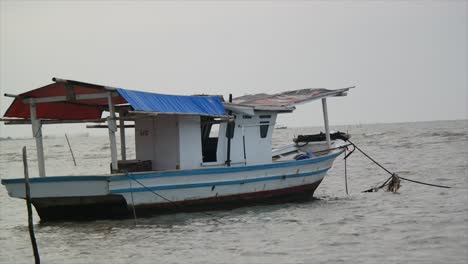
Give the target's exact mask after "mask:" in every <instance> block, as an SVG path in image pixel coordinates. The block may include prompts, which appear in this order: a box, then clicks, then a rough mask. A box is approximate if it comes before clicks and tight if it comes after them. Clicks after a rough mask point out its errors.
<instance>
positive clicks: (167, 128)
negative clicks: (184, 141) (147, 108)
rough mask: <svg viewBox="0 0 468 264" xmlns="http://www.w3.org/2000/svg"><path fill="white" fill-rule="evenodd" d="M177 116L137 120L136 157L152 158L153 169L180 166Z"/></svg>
mask: <svg viewBox="0 0 468 264" xmlns="http://www.w3.org/2000/svg"><path fill="white" fill-rule="evenodd" d="M178 152H179V131H178V125H177V116H172V115H160V116H157V117H151V118H144V119H137V120H135V153H136V159H139V160H151V163H152V167H153V170H175V169H178V168H179V153H178Z"/></svg>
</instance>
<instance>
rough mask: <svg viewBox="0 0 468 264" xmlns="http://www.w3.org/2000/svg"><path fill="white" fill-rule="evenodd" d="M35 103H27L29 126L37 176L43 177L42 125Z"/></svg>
mask: <svg viewBox="0 0 468 264" xmlns="http://www.w3.org/2000/svg"><path fill="white" fill-rule="evenodd" d="M36 110H37V109H36V103H35V102H34V100H31V101H30V102H29V111H30V114H31V125H32V132H33V137H34V139H35V140H36V150H37V164H38V167H39V176H40V177H45V176H46V173H45V163H44V146H43V144H42V124H41V120H39V119H37V112H36Z"/></svg>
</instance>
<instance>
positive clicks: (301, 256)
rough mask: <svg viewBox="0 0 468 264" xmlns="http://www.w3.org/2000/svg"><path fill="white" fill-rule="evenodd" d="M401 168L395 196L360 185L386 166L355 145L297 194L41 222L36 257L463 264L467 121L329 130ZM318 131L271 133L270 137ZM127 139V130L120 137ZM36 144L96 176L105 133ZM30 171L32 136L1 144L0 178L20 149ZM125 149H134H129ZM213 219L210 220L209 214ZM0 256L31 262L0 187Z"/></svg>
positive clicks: (20, 215)
mask: <svg viewBox="0 0 468 264" xmlns="http://www.w3.org/2000/svg"><path fill="white" fill-rule="evenodd" d="M332 129H333V130H341V131H346V130H347V129H348V130H349V133H351V134H352V135H353V138H352V140H353V142H354V143H356V144H358V145H359V146H360V147H361V148H362V149H364V150H365V151H366V152H367V153H368V154H370V155H371V156H372V157H374V158H375V159H376V160H378V161H380V162H381V163H382V164H383V165H384V166H385V167H387V168H389V169H390V170H391V171H396V172H397V173H399V174H400V175H402V176H404V177H407V178H410V179H415V180H420V181H425V182H431V183H436V184H443V185H449V186H455V187H456V188H454V189H439V188H432V187H428V186H423V185H417V184H413V183H408V182H404V181H402V187H401V188H400V192H399V193H398V194H392V193H387V192H384V191H380V192H377V193H361V191H363V190H365V189H368V188H370V187H372V186H374V185H376V184H378V183H381V182H383V181H384V180H385V179H386V178H387V177H388V175H387V174H386V173H385V172H383V171H382V170H381V169H379V168H378V167H376V166H375V165H374V164H372V163H371V162H370V161H369V160H368V159H366V158H364V157H363V156H362V155H360V154H359V153H357V152H356V153H355V154H353V155H352V156H351V157H350V159H349V161H348V173H349V175H348V176H349V189H350V195H349V196H346V194H345V192H344V177H343V172H344V167H343V161H342V159H341V158H338V159H337V161H336V162H335V165H334V167H333V169H332V170H331V171H330V172H329V174H328V176H326V178H325V180H324V181H323V182H322V184H321V185H320V187H319V188H318V189H317V191H316V197H317V199H315V200H313V201H310V202H305V203H288V204H280V205H269V206H256V207H245V208H239V209H235V210H230V211H216V212H210V215H206V214H203V213H190V214H184V213H180V214H173V215H165V216H158V217H153V218H145V219H138V225H137V226H136V227H135V226H134V224H133V220H122V221H94V222H86V223H72V222H67V223H47V224H41V223H39V221H38V219H39V218H38V216H37V215H35V221H36V225H35V228H36V237H37V240H38V245H39V251H40V254H41V259H42V260H43V262H44V263H130V262H133V263H156V262H157V263H377V262H380V263H466V262H468V251H466V248H468V177H467V176H468V122H467V121H446V122H425V123H406V124H382V125H362V126H358V127H356V126H354V127H333V128H332ZM317 132H318V129H317V128H300V129H299V128H288V129H285V130H277V131H275V138H274V145H275V146H280V145H283V144H286V143H289V142H290V140H291V139H292V137H293V136H294V135H298V134H307V133H317ZM131 141H132V140H131V139H129V140H128V142H131ZM70 142H71V144H72V146H73V150H74V152H75V157H76V159H77V163H78V167H74V166H73V161H72V159H71V157H70V154H69V152H68V148H67V145H66V141H65V138H47V139H45V141H44V145H45V151H46V153H45V154H46V157H47V159H48V160H47V162H46V168H47V173H48V174H49V175H66V174H74V175H81V174H93V173H102V174H105V173H107V171H108V170H109V153H108V152H109V149H108V143H107V138H105V137H103V138H99V137H81V138H80V137H71V138H70ZM24 145H26V146H27V147H28V152H29V156H30V165H31V167H30V173H31V174H32V175H35V174H36V171H37V165H36V160H35V158H34V155H33V154H34V153H35V147H34V141H33V140H26V139H25V140H9V141H0V177H1V178H2V179H5V178H15V177H22V161H21V147H22V146H24ZM129 155H130V156H131V155H134V149H130V150H129ZM215 220H217V221H215ZM0 249H1V251H0V263H31V262H32V259H33V258H32V250H31V245H30V241H29V234H28V229H27V224H26V208H25V205H24V201H22V200H18V199H12V198H9V197H8V194H7V193H6V190H5V189H4V187H3V186H1V188H0Z"/></svg>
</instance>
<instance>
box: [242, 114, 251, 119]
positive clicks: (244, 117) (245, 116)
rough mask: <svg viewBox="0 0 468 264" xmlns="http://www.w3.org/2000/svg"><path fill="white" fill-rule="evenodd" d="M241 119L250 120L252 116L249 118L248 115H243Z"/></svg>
mask: <svg viewBox="0 0 468 264" xmlns="http://www.w3.org/2000/svg"><path fill="white" fill-rule="evenodd" d="M242 118H243V119H252V116H249V115H243V116H242Z"/></svg>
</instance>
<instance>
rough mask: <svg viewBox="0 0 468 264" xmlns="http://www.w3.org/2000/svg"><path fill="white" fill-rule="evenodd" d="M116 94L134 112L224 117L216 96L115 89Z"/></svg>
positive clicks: (222, 108)
mask: <svg viewBox="0 0 468 264" xmlns="http://www.w3.org/2000/svg"><path fill="white" fill-rule="evenodd" d="M117 92H118V93H119V94H120V95H121V96H122V97H123V98H124V99H125V100H126V101H127V102H128V103H129V104H130V105H131V106H132V107H133V109H135V110H136V111H148V112H165V113H168V112H169V113H186V114H199V115H224V114H226V110H225V109H224V106H223V103H222V102H221V100H220V98H219V97H217V96H186V95H168V94H157V93H149V92H141V91H134V90H127V89H122V88H117Z"/></svg>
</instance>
